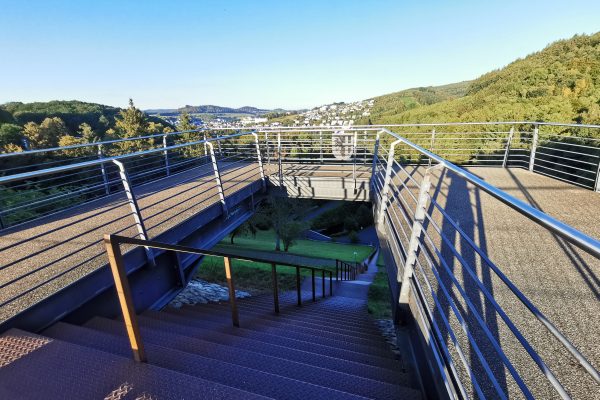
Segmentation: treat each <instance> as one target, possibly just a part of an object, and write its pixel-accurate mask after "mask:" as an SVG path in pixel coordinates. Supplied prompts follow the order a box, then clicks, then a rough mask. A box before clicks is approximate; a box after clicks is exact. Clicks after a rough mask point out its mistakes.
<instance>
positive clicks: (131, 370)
mask: <svg viewBox="0 0 600 400" xmlns="http://www.w3.org/2000/svg"><path fill="white" fill-rule="evenodd" d="M349 282H351V281H346V282H343V283H349ZM301 294H302V303H303V305H302V306H301V307H298V306H297V304H296V292H295V291H294V292H285V293H282V294H281V295H280V313H279V315H278V314H275V313H274V311H273V307H272V301H273V300H272V298H271V297H270V296H257V297H254V298H250V299H245V300H239V301H238V308H239V311H240V321H239V322H240V327H234V326H232V325H231V317H230V315H229V311H228V307H227V305H226V304H207V305H196V306H188V307H184V308H182V309H166V310H163V311H146V312H144V313H142V314H141V315H140V316H139V319H138V321H139V326H140V329H141V336H142V338H143V340H144V346H145V351H146V355H147V361H148V362H147V363H136V362H134V361H132V360H131V349H130V346H129V342H128V339H127V334H126V331H125V329H124V325H123V321H119V320H115V319H106V318H100V317H95V318H92V319H91V320H89V321H88V322H87V323H85V324H84V325H83V326H77V325H72V324H68V323H64V322H59V323H57V324H55V325H53V326H52V327H50V328H49V329H47V330H45V331H44V332H42V334H41V335H33V334H30V333H28V332H24V331H21V330H17V329H13V330H9V331H7V332H5V333H4V335H3V336H2V337H1V338H0V350H1V351H0V354H3V355H4V356H3V359H2V365H3V367H2V368H0V380H1V381H2V382H3V385H0V398H22V399H38V398H46V399H54V398H78V399H87V398H90V399H92V398H93V399H96V398H100V399H101V398H108V399H142V398H146V399H150V398H152V399H155V398H156V399H158V398H160V399H165V398H168V399H180V398H211V399H213V398H214V399H220V398H228V399H238V398H248V399H251V398H279V399H306V398H327V399H359V398H377V399H420V398H421V393H420V391H419V389H418V386H417V383H416V380H415V379H414V376H413V375H412V373H413V372H414V371H407V370H406V367H405V363H404V362H403V360H401V359H397V358H398V357H397V356H396V355H395V354H394V353H393V352H392V351H391V350H390V348H389V345H388V344H387V343H386V342H385V340H384V338H383V337H382V336H381V334H380V333H379V331H378V329H377V327H376V325H375V323H374V321H373V320H372V319H371V318H370V317H369V315H368V313H367V310H366V299H356V298H350V297H343V296H333V297H327V298H325V299H319V300H318V301H316V302H313V301H312V293H311V292H301Z"/></svg>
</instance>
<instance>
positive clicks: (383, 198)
mask: <svg viewBox="0 0 600 400" xmlns="http://www.w3.org/2000/svg"><path fill="white" fill-rule="evenodd" d="M398 143H400V140H396V141H395V142H393V143H392V144H391V145H390V152H389V155H388V160H387V166H386V171H385V179H384V180H383V189H382V191H381V204H380V205H379V214H378V215H377V224H381V223H383V217H384V216H385V210H386V208H387V203H388V193H389V191H390V181H391V179H392V171H393V167H394V151H395V149H396V145H397V144H398Z"/></svg>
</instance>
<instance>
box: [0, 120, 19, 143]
mask: <svg viewBox="0 0 600 400" xmlns="http://www.w3.org/2000/svg"><path fill="white" fill-rule="evenodd" d="M22 130H23V129H22V128H21V127H20V126H19V125H15V124H2V125H0V147H5V146H7V145H9V144H13V145H17V146H18V145H20V144H21V137H22V136H21V132H22Z"/></svg>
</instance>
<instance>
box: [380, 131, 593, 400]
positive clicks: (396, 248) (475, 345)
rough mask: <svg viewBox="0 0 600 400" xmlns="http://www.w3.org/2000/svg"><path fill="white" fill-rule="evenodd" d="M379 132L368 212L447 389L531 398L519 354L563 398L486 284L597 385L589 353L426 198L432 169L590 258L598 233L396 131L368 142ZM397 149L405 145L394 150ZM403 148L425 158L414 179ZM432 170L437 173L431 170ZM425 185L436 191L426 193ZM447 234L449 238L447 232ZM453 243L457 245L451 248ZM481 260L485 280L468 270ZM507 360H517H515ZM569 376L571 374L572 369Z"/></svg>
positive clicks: (530, 381) (432, 197) (530, 380)
mask: <svg viewBox="0 0 600 400" xmlns="http://www.w3.org/2000/svg"><path fill="white" fill-rule="evenodd" d="M384 135H385V136H387V137H388V143H390V142H391V143H390V144H389V148H387V149H385V148H384V147H383V146H381V150H382V152H381V153H382V155H383V156H384V157H383V159H380V158H379V157H377V153H376V157H375V160H374V163H373V165H374V173H373V177H372V186H373V188H374V192H375V194H374V196H375V197H374V201H375V203H376V204H377V216H376V218H377V221H378V224H379V229H381V230H382V232H385V233H386V235H387V237H388V240H389V242H390V246H391V248H392V250H393V252H394V256H395V257H397V260H396V262H397V264H398V265H399V266H401V268H399V269H398V271H397V272H396V273H393V272H392V274H391V275H392V276H396V275H397V282H399V284H400V288H399V290H398V293H397V299H398V301H399V305H400V306H401V307H404V308H407V307H409V303H410V302H411V301H413V300H414V302H415V304H416V307H417V310H418V313H417V314H419V315H417V319H418V320H419V318H421V319H422V320H421V321H420V322H421V323H422V324H424V325H425V326H427V327H428V328H427V329H428V330H429V334H430V338H431V339H432V342H433V344H430V346H431V349H432V351H434V352H435V353H436V354H437V356H436V357H437V362H438V367H439V369H440V371H448V374H449V376H448V380H447V381H446V385H447V388H448V390H449V392H450V393H455V395H456V396H457V397H464V398H470V397H477V398H487V397H493V398H508V397H509V396H510V397H512V396H513V395H515V394H516V392H519V393H518V396H524V397H525V398H533V397H534V394H533V392H532V391H534V389H533V388H532V387H534V386H535V385H536V381H535V378H534V377H535V374H533V373H532V372H531V370H526V371H527V374H526V375H525V376H524V375H523V369H524V366H529V365H530V364H528V363H527V362H526V361H523V357H524V355H526V356H527V357H528V358H529V359H530V360H531V361H532V362H533V364H532V365H533V367H534V368H537V369H538V370H539V373H540V374H541V376H542V377H544V378H545V379H546V380H547V382H549V384H550V385H551V387H552V388H553V389H554V391H555V393H556V394H558V396H559V397H561V398H563V399H568V398H571V397H570V395H569V391H568V390H567V389H566V388H565V386H564V385H563V384H562V383H561V380H560V379H559V377H557V375H556V374H555V372H553V371H552V369H551V368H550V367H549V365H548V363H547V360H545V359H544V358H543V357H542V356H541V355H540V354H539V353H538V351H536V349H535V346H534V345H532V344H531V336H529V337H528V338H526V335H525V334H523V333H522V332H521V330H522V329H520V328H518V327H517V325H516V323H515V322H514V321H513V319H512V318H514V314H512V313H509V312H508V311H507V310H505V309H504V308H503V307H502V306H501V305H500V304H499V301H500V300H499V299H498V298H496V297H495V296H494V295H493V294H492V293H493V292H494V289H495V292H496V293H497V292H498V291H500V289H499V288H498V287H497V286H498V285H499V284H502V285H503V289H502V290H506V291H509V292H510V293H511V294H512V295H513V296H514V298H515V299H516V300H517V301H518V302H520V303H521V304H523V306H524V307H525V308H526V309H527V311H528V312H529V314H530V317H532V318H535V320H537V321H539V323H541V325H542V326H543V327H544V328H545V329H546V330H547V332H548V333H550V334H551V336H552V337H553V338H555V339H556V340H557V341H558V343H560V345H562V347H563V348H564V349H565V350H566V351H567V356H565V357H567V358H571V359H572V360H573V362H576V363H577V364H578V365H579V366H580V368H581V371H585V373H586V374H588V376H589V377H591V379H592V381H593V382H595V383H600V374H599V373H598V371H597V370H596V369H595V367H594V366H593V365H592V364H591V363H590V361H589V360H588V359H587V358H586V357H585V356H584V355H583V354H581V353H580V352H579V350H578V349H577V348H576V347H575V346H574V345H573V344H572V343H571V342H570V340H569V339H568V338H567V337H566V335H565V334H563V333H562V332H561V331H560V330H559V329H558V328H557V327H556V326H555V325H553V323H552V322H551V321H550V320H549V319H548V318H547V317H546V316H545V315H544V314H543V313H542V312H541V311H540V310H539V309H538V308H537V307H536V306H535V305H534V304H533V303H532V301H531V300H529V299H528V297H527V296H526V295H525V294H524V293H523V292H522V291H521V290H520V289H519V288H518V287H517V286H516V285H515V284H514V283H513V282H512V281H511V280H510V279H509V278H508V277H507V276H506V275H505V274H504V272H503V271H502V269H500V268H499V267H498V266H497V265H496V264H495V263H494V262H493V261H492V260H491V259H490V256H489V254H488V252H487V251H486V250H485V249H482V248H481V247H480V246H478V245H477V244H476V241H475V240H474V238H472V237H470V236H469V235H467V234H466V233H465V231H464V229H465V228H464V227H463V226H461V224H460V221H459V220H457V219H456V218H454V217H452V216H451V215H450V213H449V210H448V209H446V208H445V207H444V206H443V204H441V203H440V202H439V201H438V200H437V199H436V193H438V192H437V190H439V185H444V183H443V182H442V180H441V179H440V176H441V174H442V171H450V172H451V173H452V174H453V176H456V177H458V179H462V180H464V181H465V182H467V183H468V184H470V185H472V187H473V188H476V189H478V190H481V191H482V192H484V193H487V194H488V195H490V196H491V197H492V198H494V199H495V200H497V201H498V202H500V203H502V204H504V205H506V206H508V207H509V208H510V209H512V210H514V211H515V212H517V213H519V214H521V215H523V216H525V217H527V218H528V219H530V220H531V221H533V222H535V223H536V224H537V225H539V226H540V227H542V228H543V229H544V230H546V231H548V232H551V233H552V234H555V235H556V236H557V237H560V238H561V239H562V240H564V241H566V242H567V243H570V244H572V245H574V246H577V247H579V248H580V249H582V250H584V251H585V252H587V253H589V254H590V255H591V256H593V257H595V259H596V260H597V261H598V259H599V258H600V241H598V240H596V239H594V238H591V237H589V236H587V235H585V234H583V233H581V232H579V231H578V230H576V229H574V228H572V227H571V226H569V225H566V224H564V223H562V222H560V221H558V220H556V219H555V218H552V217H550V216H548V215H547V214H544V213H543V212H541V211H539V210H537V209H536V208H534V207H532V206H530V205H528V204H526V203H524V202H523V201H520V200H518V199H516V198H514V197H512V196H510V195H508V194H507V193H505V192H503V191H501V190H499V189H497V188H495V187H494V186H492V185H490V184H489V183H487V182H485V181H483V180H482V179H480V178H478V177H477V176H475V175H474V174H472V173H470V172H468V171H466V170H464V169H462V168H460V167H458V166H457V165H455V164H453V163H451V162H449V161H448V160H447V159H445V158H443V157H441V156H440V155H437V154H434V153H433V152H431V151H429V150H426V149H425V148H423V147H422V146H420V145H418V144H415V143H413V142H412V141H410V140H408V139H407V138H406V137H405V136H404V134H402V135H400V134H397V133H394V132H391V131H389V130H387V129H383V130H381V131H380V135H379V137H378V141H379V140H381V139H382V137H383V136H384ZM399 147H404V148H405V149H402V150H399ZM534 150H535V149H534ZM407 152H411V153H414V152H416V153H418V154H420V155H422V156H423V157H424V158H426V159H427V161H428V162H427V163H426V164H425V166H423V167H420V168H421V169H422V170H421V171H420V173H419V174H418V175H421V176H422V177H421V180H420V182H419V181H418V180H417V179H415V177H414V176H413V174H411V172H409V171H407V169H406V168H407V163H406V160H407V158H405V157H403V155H404V154H406V153H407ZM414 171H415V169H413V170H412V172H413V173H414ZM436 172H437V173H438V175H439V176H436V174H435V173H436ZM434 181H435V182H434ZM434 187H435V189H436V191H435V192H434V193H432V192H433V189H434ZM464 190H467V189H466V188H464ZM450 231H452V232H450ZM454 237H457V238H458V239H451V238H454ZM456 241H458V242H459V243H460V246H459V247H457V244H456ZM456 264H457V265H458V266H459V267H460V270H461V271H462V274H463V277H462V278H461V277H460V276H457V272H455V270H457V269H458V268H459V267H457V266H456ZM484 266H485V268H489V270H490V271H491V272H493V274H495V278H497V281H496V280H495V281H494V285H492V284H491V283H490V281H484V280H482V278H481V277H480V276H479V275H480V274H481V273H482V272H478V269H479V271H481V269H483V268H484ZM480 299H483V300H480ZM482 301H483V304H484V305H485V308H486V313H485V314H484V313H483V312H482V311H481V307H482V306H481V305H480V306H479V307H478V306H476V304H481V302H482ZM496 318H497V319H498V320H500V321H502V323H503V324H504V325H503V327H506V328H507V329H506V331H503V334H502V335H500V334H499V333H498V332H497V331H494V329H492V328H491V327H490V326H489V324H490V320H493V321H495V320H496ZM519 322H523V321H519ZM526 323H527V324H529V322H527V321H526ZM521 326H522V324H521ZM507 335H512V336H513V337H514V338H515V339H516V343H517V344H518V345H519V346H520V349H521V350H522V351H523V352H524V354H521V355H520V354H519V351H517V350H515V348H514V347H511V348H510V350H511V351H510V352H509V354H507V352H508V350H507V349H506V347H505V345H503V344H502V343H504V342H505V341H509V340H510V339H509V338H508V336H507ZM544 350H546V349H544ZM546 355H547V353H546ZM515 359H518V363H519V365H518V368H517V366H515ZM511 360H512V361H511ZM565 361H566V360H565ZM563 363H564V362H563ZM555 366H556V365H555ZM528 368H531V367H530V366H529V367H528ZM503 370H506V371H508V374H509V376H510V381H511V383H510V385H512V386H510V390H509V384H508V383H506V382H503V383H500V382H499V381H500V380H501V379H500V378H499V376H503V374H502V373H501V372H502V371H503ZM561 372H564V371H561ZM444 374H446V373H445V372H444ZM575 375H576V376H577V377H578V378H577V379H581V376H580V375H579V374H575ZM563 378H565V377H564V375H563ZM571 378H573V376H571ZM565 379H566V378H565ZM569 384H573V382H572V381H570V382H569ZM539 393H540V392H537V395H538V396H539ZM542 393H545V392H542ZM544 396H545V395H544Z"/></svg>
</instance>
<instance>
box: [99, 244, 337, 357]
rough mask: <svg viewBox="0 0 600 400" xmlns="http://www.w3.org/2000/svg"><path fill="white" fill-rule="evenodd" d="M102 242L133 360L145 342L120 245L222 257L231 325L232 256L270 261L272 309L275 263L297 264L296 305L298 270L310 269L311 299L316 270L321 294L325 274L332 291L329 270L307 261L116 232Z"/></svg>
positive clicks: (276, 305) (235, 318)
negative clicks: (241, 253) (275, 259)
mask: <svg viewBox="0 0 600 400" xmlns="http://www.w3.org/2000/svg"><path fill="white" fill-rule="evenodd" d="M104 244H105V246H106V252H107V254H108V260H109V263H110V268H111V271H112V274H113V279H114V281H115V287H116V289H117V296H118V297H119V303H120V305H121V311H122V313H123V320H124V322H125V327H126V329H127V335H128V337H129V342H130V345H131V350H132V352H133V357H134V359H135V360H136V361H139V362H146V354H145V350H144V345H143V342H142V340H141V336H140V329H139V326H138V322H137V317H136V312H135V307H134V303H133V297H132V295H131V290H130V288H129V282H128V279H127V273H126V269H125V266H124V263H123V256H122V254H121V245H124V244H129V245H133V246H142V247H144V248H146V249H155V250H163V251H170V252H175V253H188V254H195V255H202V256H208V255H209V256H217V257H223V261H224V266H225V277H226V279H227V286H228V287H229V303H230V304H231V320H232V323H233V326H236V327H239V326H240V319H239V313H238V309H237V305H236V299H235V284H234V276H233V274H232V269H231V260H230V259H232V258H233V259H237V260H244V261H250V262H258V263H266V264H271V271H272V275H271V276H272V284H273V309H274V311H275V312H276V313H279V312H280V310H279V289H278V286H277V265H285V266H289V267H294V268H296V290H297V297H298V299H297V302H298V306H300V305H302V293H301V282H300V270H301V269H307V270H310V271H311V277H312V300H313V301H316V290H315V272H321V275H322V289H321V290H322V292H321V295H322V297H326V290H325V275H326V274H328V275H329V295H330V296H332V295H333V276H332V271H329V270H327V269H324V268H315V267H309V266H306V265H302V264H299V263H292V262H279V261H278V262H277V264H275V263H274V262H272V261H271V260H268V259H263V258H257V257H240V256H237V255H236V256H234V255H231V254H228V253H223V252H218V251H213V250H203V249H196V248H193V247H188V246H179V245H171V244H166V243H160V242H155V241H149V240H140V239H132V238H129V237H124V236H119V235H105V236H104Z"/></svg>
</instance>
